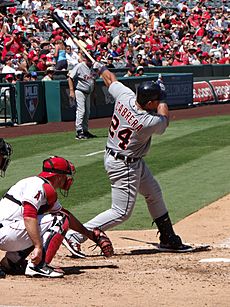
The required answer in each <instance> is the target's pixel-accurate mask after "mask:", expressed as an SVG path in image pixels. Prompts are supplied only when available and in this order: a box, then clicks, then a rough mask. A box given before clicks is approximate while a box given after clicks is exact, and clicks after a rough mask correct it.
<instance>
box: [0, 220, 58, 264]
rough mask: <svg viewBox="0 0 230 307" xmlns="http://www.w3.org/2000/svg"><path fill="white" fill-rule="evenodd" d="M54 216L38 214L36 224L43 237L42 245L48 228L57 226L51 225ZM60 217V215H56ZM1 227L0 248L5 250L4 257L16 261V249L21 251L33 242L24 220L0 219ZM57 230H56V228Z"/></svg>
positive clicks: (17, 257)
mask: <svg viewBox="0 0 230 307" xmlns="http://www.w3.org/2000/svg"><path fill="white" fill-rule="evenodd" d="M54 218H55V216H54V215H52V214H46V215H39V216H38V224H39V229H40V234H41V237H42V239H43V245H44V244H45V242H46V240H47V238H48V236H49V232H48V230H49V229H52V228H53V227H57V226H55V225H53V222H54ZM57 218H58V219H59V218H60V219H61V218H62V217H61V216H57ZM0 222H1V221H0ZM2 224H3V227H2V228H0V249H1V250H3V251H7V253H6V257H7V258H9V259H11V260H12V261H13V262H17V261H18V260H19V259H20V257H19V255H18V253H17V251H23V250H25V249H27V248H28V247H30V246H32V245H33V243H32V241H31V239H30V237H29V235H28V233H27V231H26V229H25V224H24V221H23V220H21V221H7V220H4V221H2ZM57 231H58V230H57Z"/></svg>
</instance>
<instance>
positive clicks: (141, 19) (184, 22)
mask: <svg viewBox="0 0 230 307" xmlns="http://www.w3.org/2000/svg"><path fill="white" fill-rule="evenodd" d="M12 1H16V0H12ZM52 11H56V12H57V13H58V15H59V16H61V17H62V18H63V20H64V21H65V23H66V24H67V25H68V27H69V28H70V29H71V31H72V32H73V33H74V34H75V35H76V37H78V38H79V40H80V42H81V44H82V45H83V46H84V47H85V48H86V49H87V50H91V51H92V53H93V55H94V57H95V58H96V60H97V61H100V62H103V63H104V64H105V65H107V66H108V67H110V68H117V67H127V70H128V72H127V74H131V75H135V74H137V75H138V74H139V73H141V74H143V71H144V68H145V67H147V66H148V67H151V66H178V65H199V64H229V63H230V47H229V45H230V18H229V17H230V8H229V7H228V1H227V0H219V2H218V5H215V1H214V0H212V1H211V0H198V1H196V0H193V1H190V0H188V1H185V0H183V1H170V0H169V1H167V0H166V1H165V0H161V1H160V0H152V1H145V0H142V1H135V0H131V1H122V0H121V1H100V0H78V1H74V0H72V1H62V2H61V3H60V2H55V1H54V0H53V1H52V2H50V1H46V0H44V1H43V0H24V1H22V2H17V3H16V2H15V6H12V7H8V8H7V10H6V13H0V52H1V55H0V57H1V67H0V71H1V72H2V73H5V74H8V75H15V72H17V73H16V75H21V74H20V73H18V72H21V73H23V75H26V74H28V75H30V77H32V75H31V73H37V72H39V71H44V72H45V71H46V72H48V71H49V72H51V71H52V72H53V70H54V69H56V70H69V69H71V68H72V67H73V66H74V65H75V64H76V63H78V62H79V61H81V51H80V50H79V48H78V47H77V46H76V44H74V43H73V41H72V40H71V39H70V38H69V37H68V35H66V34H65V33H64V32H63V30H62V29H60V27H59V26H58V25H57V24H56V23H55V22H53V19H52V17H51V12H52ZM49 67H52V69H51V70H49V69H48V68H49ZM137 68H138V69H137ZM47 69H48V71H47ZM15 78H16V76H15ZM51 80H52V78H51Z"/></svg>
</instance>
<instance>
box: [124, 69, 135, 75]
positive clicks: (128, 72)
mask: <svg viewBox="0 0 230 307" xmlns="http://www.w3.org/2000/svg"><path fill="white" fill-rule="evenodd" d="M135 73H136V68H135V67H129V69H128V70H127V73H126V74H125V75H124V77H134V76H135Z"/></svg>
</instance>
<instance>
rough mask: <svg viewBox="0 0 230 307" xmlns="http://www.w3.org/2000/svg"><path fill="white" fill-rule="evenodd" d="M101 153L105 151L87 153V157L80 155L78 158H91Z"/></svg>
mask: <svg viewBox="0 0 230 307" xmlns="http://www.w3.org/2000/svg"><path fill="white" fill-rule="evenodd" d="M103 152H105V150H100V151H94V152H91V153H89V154H87V155H81V156H80V157H91V156H96V155H98V154H100V153H103Z"/></svg>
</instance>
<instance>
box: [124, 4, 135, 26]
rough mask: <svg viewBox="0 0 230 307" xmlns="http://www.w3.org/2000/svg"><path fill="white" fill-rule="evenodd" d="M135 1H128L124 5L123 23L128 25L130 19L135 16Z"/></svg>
mask: <svg viewBox="0 0 230 307" xmlns="http://www.w3.org/2000/svg"><path fill="white" fill-rule="evenodd" d="M135 2H136V1H134V0H131V1H128V2H127V3H126V4H125V11H124V13H125V22H126V23H127V24H128V23H129V21H130V19H132V18H134V16H135V7H134V4H135Z"/></svg>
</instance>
